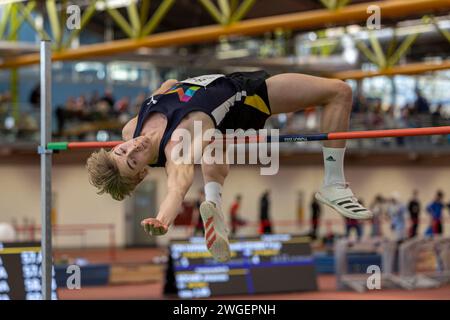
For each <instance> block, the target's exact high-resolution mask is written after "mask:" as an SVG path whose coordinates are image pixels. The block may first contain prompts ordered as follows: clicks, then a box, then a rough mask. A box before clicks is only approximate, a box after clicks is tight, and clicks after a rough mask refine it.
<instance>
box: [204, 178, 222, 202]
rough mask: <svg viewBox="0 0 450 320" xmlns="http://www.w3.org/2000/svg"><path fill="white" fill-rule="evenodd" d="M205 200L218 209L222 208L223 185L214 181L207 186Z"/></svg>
mask: <svg viewBox="0 0 450 320" xmlns="http://www.w3.org/2000/svg"><path fill="white" fill-rule="evenodd" d="M205 200H206V201H210V202H214V203H215V204H216V206H217V207H219V208H222V185H221V184H220V183H218V182H214V181H212V182H208V183H207V184H205Z"/></svg>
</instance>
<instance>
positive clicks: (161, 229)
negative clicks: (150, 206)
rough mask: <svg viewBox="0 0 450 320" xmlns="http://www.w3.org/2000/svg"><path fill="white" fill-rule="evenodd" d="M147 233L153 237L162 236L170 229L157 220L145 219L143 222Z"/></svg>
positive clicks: (142, 224)
mask: <svg viewBox="0 0 450 320" xmlns="http://www.w3.org/2000/svg"><path fill="white" fill-rule="evenodd" d="M141 226H143V227H144V230H145V232H147V233H148V234H150V235H152V236H162V235H164V234H166V233H167V231H168V230H169V227H168V226H167V225H165V224H163V223H162V222H161V221H159V220H158V219H155V218H148V219H144V220H142V222H141Z"/></svg>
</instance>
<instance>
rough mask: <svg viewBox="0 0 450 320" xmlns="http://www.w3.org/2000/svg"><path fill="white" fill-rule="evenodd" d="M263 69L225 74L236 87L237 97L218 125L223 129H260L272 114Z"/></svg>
mask: <svg viewBox="0 0 450 320" xmlns="http://www.w3.org/2000/svg"><path fill="white" fill-rule="evenodd" d="M269 77H270V75H269V74H268V73H267V72H265V71H255V72H235V73H231V74H228V75H226V78H228V79H230V80H231V81H232V83H233V84H234V86H235V87H236V90H237V92H238V93H237V94H238V99H236V101H235V102H234V105H233V107H232V108H230V111H229V112H228V113H227V114H226V116H225V118H224V119H223V121H222V122H221V123H220V125H219V126H218V129H219V130H221V131H222V132H224V131H225V129H244V130H247V129H255V130H258V129H262V128H264V124H265V123H266V120H267V118H268V117H270V115H271V114H272V112H271V109H270V104H269V96H268V93H267V86H266V79H267V78H269Z"/></svg>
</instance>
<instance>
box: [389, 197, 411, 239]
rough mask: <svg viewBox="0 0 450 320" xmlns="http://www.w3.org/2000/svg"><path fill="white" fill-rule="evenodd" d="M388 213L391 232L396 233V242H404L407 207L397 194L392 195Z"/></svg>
mask: <svg viewBox="0 0 450 320" xmlns="http://www.w3.org/2000/svg"><path fill="white" fill-rule="evenodd" d="M387 212H388V214H389V217H390V218H391V230H392V231H393V232H394V236H395V240H396V241H397V242H402V241H403V240H404V239H405V238H406V206H405V205H404V204H403V203H402V202H401V201H400V195H399V194H398V193H397V192H394V193H393V194H392V197H391V199H390V201H389V204H388V207H387Z"/></svg>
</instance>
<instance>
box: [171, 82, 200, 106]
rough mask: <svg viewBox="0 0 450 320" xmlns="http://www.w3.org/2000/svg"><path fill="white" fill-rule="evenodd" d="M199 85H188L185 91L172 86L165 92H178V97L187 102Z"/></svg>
mask: <svg viewBox="0 0 450 320" xmlns="http://www.w3.org/2000/svg"><path fill="white" fill-rule="evenodd" d="M200 88H201V87H197V86H192V87H189V88H188V89H187V90H186V91H184V89H183V88H177V87H174V88H172V89H171V90H170V91H167V92H166V93H165V94H171V93H175V92H176V93H178V98H179V99H180V101H181V102H188V101H189V100H191V98H192V97H193V96H194V94H195V92H196V91H197V90H198V89H200Z"/></svg>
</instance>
